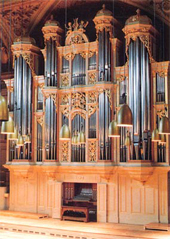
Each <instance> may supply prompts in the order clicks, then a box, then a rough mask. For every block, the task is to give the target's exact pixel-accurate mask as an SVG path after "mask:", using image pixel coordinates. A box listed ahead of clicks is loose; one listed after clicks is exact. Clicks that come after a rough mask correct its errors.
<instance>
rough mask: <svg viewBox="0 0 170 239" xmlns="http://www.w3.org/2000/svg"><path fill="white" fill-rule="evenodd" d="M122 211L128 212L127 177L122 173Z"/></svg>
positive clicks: (120, 180)
mask: <svg viewBox="0 0 170 239" xmlns="http://www.w3.org/2000/svg"><path fill="white" fill-rule="evenodd" d="M119 182H120V197H119V200H120V212H127V177H126V175H120V179H119Z"/></svg>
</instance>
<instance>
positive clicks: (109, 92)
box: [105, 89, 112, 108]
mask: <svg viewBox="0 0 170 239" xmlns="http://www.w3.org/2000/svg"><path fill="white" fill-rule="evenodd" d="M105 93H106V95H107V97H108V98H109V102H110V108H112V97H111V91H110V90H108V89H107V90H105Z"/></svg>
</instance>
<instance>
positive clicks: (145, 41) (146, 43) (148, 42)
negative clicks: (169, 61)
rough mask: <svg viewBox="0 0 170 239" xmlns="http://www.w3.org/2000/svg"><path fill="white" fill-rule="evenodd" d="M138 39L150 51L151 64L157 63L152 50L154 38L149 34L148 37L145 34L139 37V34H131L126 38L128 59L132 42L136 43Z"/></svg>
mask: <svg viewBox="0 0 170 239" xmlns="http://www.w3.org/2000/svg"><path fill="white" fill-rule="evenodd" d="M138 37H139V39H140V40H141V42H142V43H143V44H144V46H145V47H146V48H147V50H148V53H149V58H150V62H151V63H152V62H155V60H154V59H153V57H152V48H151V46H152V37H151V36H150V35H149V34H147V35H145V34H141V35H140V34H139V35H138V34H129V35H127V36H126V37H125V38H126V55H127V58H128V59H129V54H128V49H129V45H130V42H131V40H133V41H136V39H137V38H138Z"/></svg>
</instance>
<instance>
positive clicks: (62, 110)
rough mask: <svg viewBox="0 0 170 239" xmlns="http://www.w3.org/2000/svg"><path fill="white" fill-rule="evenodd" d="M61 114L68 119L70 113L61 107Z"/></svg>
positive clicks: (66, 108)
mask: <svg viewBox="0 0 170 239" xmlns="http://www.w3.org/2000/svg"><path fill="white" fill-rule="evenodd" d="M61 113H62V114H63V115H64V116H66V117H67V118H68V117H69V113H70V111H69V108H68V107H62V109H61Z"/></svg>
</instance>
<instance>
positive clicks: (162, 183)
mask: <svg viewBox="0 0 170 239" xmlns="http://www.w3.org/2000/svg"><path fill="white" fill-rule="evenodd" d="M167 181H168V175H167V174H161V175H159V214H160V222H161V223H168V195H167V190H168V187H167V186H168V185H167Z"/></svg>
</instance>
